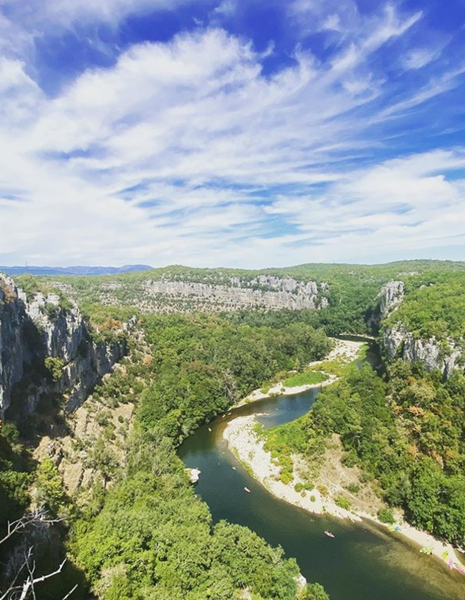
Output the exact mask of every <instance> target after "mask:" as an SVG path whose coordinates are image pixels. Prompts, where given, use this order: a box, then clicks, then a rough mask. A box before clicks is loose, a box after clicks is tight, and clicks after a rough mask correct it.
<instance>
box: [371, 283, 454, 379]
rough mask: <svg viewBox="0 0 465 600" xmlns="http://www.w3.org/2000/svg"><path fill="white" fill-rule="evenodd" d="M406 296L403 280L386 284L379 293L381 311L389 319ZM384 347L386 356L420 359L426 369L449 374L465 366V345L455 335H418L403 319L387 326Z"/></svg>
mask: <svg viewBox="0 0 465 600" xmlns="http://www.w3.org/2000/svg"><path fill="white" fill-rule="evenodd" d="M403 298H404V284H403V282H402V281H391V282H389V283H388V284H386V285H385V286H384V287H383V288H382V290H381V293H380V296H379V301H380V302H379V313H380V316H381V319H386V318H387V317H389V315H391V314H392V313H393V312H394V311H395V310H396V309H397V308H398V307H399V305H400V303H401V302H402V300H403ZM381 342H382V347H383V349H384V352H385V355H386V358H387V359H388V360H393V359H395V358H401V359H403V360H405V361H408V362H419V363H421V364H422V365H423V367H424V368H425V369H426V371H433V370H435V369H439V370H440V371H441V372H442V374H443V375H444V376H445V377H448V376H449V375H450V374H451V373H452V371H453V370H454V369H462V370H463V368H464V362H463V358H464V356H463V349H462V348H459V347H457V346H456V344H455V343H454V341H453V340H452V339H443V340H438V339H436V338H435V337H431V338H428V339H422V338H421V337H418V336H415V335H414V334H413V333H412V332H411V331H408V330H407V328H406V327H405V326H404V325H403V324H402V323H395V324H393V325H387V324H386V323H385V324H384V326H383V331H382V338H381Z"/></svg>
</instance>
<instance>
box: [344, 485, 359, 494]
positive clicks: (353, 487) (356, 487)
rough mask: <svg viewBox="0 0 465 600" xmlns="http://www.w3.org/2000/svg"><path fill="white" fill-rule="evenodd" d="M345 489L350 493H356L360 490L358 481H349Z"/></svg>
mask: <svg viewBox="0 0 465 600" xmlns="http://www.w3.org/2000/svg"><path fill="white" fill-rule="evenodd" d="M346 490H347V491H348V492H350V493H351V494H358V493H359V491H360V486H359V485H358V483H354V482H351V483H349V485H347V486H346Z"/></svg>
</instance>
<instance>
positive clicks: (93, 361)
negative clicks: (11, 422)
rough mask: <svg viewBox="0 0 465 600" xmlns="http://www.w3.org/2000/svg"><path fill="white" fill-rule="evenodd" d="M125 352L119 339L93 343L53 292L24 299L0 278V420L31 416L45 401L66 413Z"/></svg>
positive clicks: (79, 316)
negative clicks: (58, 399)
mask: <svg viewBox="0 0 465 600" xmlns="http://www.w3.org/2000/svg"><path fill="white" fill-rule="evenodd" d="M125 353H126V339H125V336H124V335H120V336H118V335H116V336H115V337H114V339H112V340H111V341H103V340H101V341H94V340H93V339H92V335H91V332H90V329H89V326H88V324H87V322H86V321H85V320H84V318H83V316H82V314H81V312H80V311H79V309H78V307H77V306H76V305H75V304H74V303H72V302H70V303H67V305H66V307H64V306H62V303H61V299H60V297H59V296H58V295H57V294H54V293H42V292H36V293H34V294H32V295H27V294H26V293H25V292H24V291H22V290H21V289H20V288H18V287H17V286H16V285H15V283H14V281H13V280H12V279H11V278H9V277H5V276H2V275H0V418H3V417H4V416H5V413H6V411H7V410H8V409H9V410H10V411H12V412H13V413H23V412H24V413H32V412H34V410H35V409H36V407H37V405H38V404H39V402H40V401H41V399H43V398H44V397H45V396H50V395H53V394H60V395H64V396H65V399H66V403H67V408H68V410H74V409H75V408H76V407H78V406H79V405H80V404H81V403H82V402H83V401H84V400H85V398H86V397H87V395H88V394H89V392H90V391H91V389H92V388H93V386H94V385H95V384H96V383H97V381H99V379H100V378H101V377H102V376H103V375H105V374H106V373H108V372H110V371H111V369H112V367H113V365H114V364H115V363H116V362H117V361H118V360H120V359H121V358H122V357H123V356H124V354H125Z"/></svg>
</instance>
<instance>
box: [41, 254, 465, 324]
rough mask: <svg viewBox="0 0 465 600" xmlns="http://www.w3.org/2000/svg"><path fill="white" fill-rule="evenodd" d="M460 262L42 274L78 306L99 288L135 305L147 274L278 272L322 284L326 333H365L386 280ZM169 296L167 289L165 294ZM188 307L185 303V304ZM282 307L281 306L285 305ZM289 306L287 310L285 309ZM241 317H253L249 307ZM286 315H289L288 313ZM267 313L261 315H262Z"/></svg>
mask: <svg viewBox="0 0 465 600" xmlns="http://www.w3.org/2000/svg"><path fill="white" fill-rule="evenodd" d="M464 266H465V265H464V263H458V262H451V261H426V260H419V261H403V262H396V263H390V264H385V265H331V264H305V265H300V266H296V267H288V268H282V269H264V270H261V271H249V270H243V269H193V268H189V267H181V266H171V267H165V268H162V269H152V270H150V271H141V272H136V273H125V274H120V275H111V276H101V277H62V278H44V281H49V282H50V284H51V285H53V286H55V287H56V285H59V286H60V287H61V288H62V289H63V290H64V291H65V293H66V295H70V296H73V297H74V298H75V299H76V300H78V302H79V303H80V304H81V306H84V307H92V306H95V305H98V304H99V303H101V301H102V294H103V296H105V294H109V295H110V296H111V298H112V300H113V301H114V302H116V303H117V304H118V305H120V306H132V307H134V306H135V305H136V304H137V303H138V300H139V298H140V297H141V296H142V295H143V294H144V285H145V284H146V283H147V282H148V281H151V280H160V279H165V280H168V281H184V282H194V283H204V284H211V285H222V286H232V285H233V281H234V278H240V280H241V285H243V286H245V287H247V286H250V287H251V288H252V289H263V290H266V289H268V288H267V286H266V285H261V284H257V283H254V280H255V278H256V277H257V276H258V275H270V276H273V277H278V278H286V277H292V278H295V279H296V280H298V281H303V282H308V281H315V282H317V283H319V284H327V287H326V288H325V290H326V291H324V292H322V293H323V295H324V296H325V297H326V298H327V300H328V302H329V306H328V308H325V309H323V310H320V311H309V312H313V313H314V315H313V317H308V319H309V324H312V325H315V326H323V327H324V328H325V330H326V332H327V333H329V334H331V335H334V334H340V333H366V332H367V321H368V320H369V317H370V315H371V314H372V313H373V311H374V310H375V307H376V296H377V294H378V293H379V291H380V289H381V287H382V286H383V285H384V284H385V283H387V282H388V281H390V280H394V279H397V280H398V279H401V280H403V281H405V282H406V288H407V291H408V292H410V291H414V290H416V289H418V288H419V287H421V286H423V285H429V284H431V283H437V282H441V281H449V280H453V279H454V278H456V277H460V275H461V273H463V270H464ZM168 296H170V295H168ZM157 300H158V301H159V302H160V303H161V305H163V302H165V301H166V302H169V303H170V304H171V305H172V306H174V307H176V302H178V303H179V306H178V309H179V310H180V311H183V310H187V309H189V310H191V309H192V306H191V304H190V303H189V301H186V300H183V301H181V300H178V301H176V299H173V298H172V297H171V296H170V297H166V298H165V299H163V298H162V297H160V298H158V299H157ZM189 307H190V308H189ZM284 312H285V311H284ZM289 312H291V311H289ZM249 314H250V315H251V316H250V317H246V318H251V319H254V318H255V317H254V316H253V313H249ZM288 318H292V317H290V316H288ZM264 319H266V317H264Z"/></svg>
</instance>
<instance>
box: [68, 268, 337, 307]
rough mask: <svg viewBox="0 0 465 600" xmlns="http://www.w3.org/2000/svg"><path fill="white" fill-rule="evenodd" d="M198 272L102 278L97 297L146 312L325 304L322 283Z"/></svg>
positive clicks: (219, 272) (70, 286) (324, 290)
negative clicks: (125, 278) (199, 274)
mask: <svg viewBox="0 0 465 600" xmlns="http://www.w3.org/2000/svg"><path fill="white" fill-rule="evenodd" d="M198 278H199V280H196V279H195V276H192V275H185V276H184V275H180V274H174V273H173V274H170V273H166V274H163V275H162V276H161V277H159V278H147V279H144V280H142V281H139V280H130V281H129V280H128V281H121V280H119V281H118V280H114V281H102V282H101V283H100V284H99V289H98V291H97V294H96V296H97V299H96V300H97V302H98V303H100V304H107V305H115V306H116V305H120V304H128V303H129V304H131V305H132V306H134V307H136V308H138V309H139V310H141V311H142V312H147V313H169V312H197V311H208V312H210V311H234V310H241V309H264V310H280V309H283V308H288V309H291V310H299V309H306V308H307V309H318V308H325V307H326V306H328V300H327V298H326V292H327V291H328V286H327V284H326V283H317V282H315V281H299V280H296V279H293V278H291V277H275V276H272V275H257V276H255V277H253V278H250V277H245V276H244V277H239V276H231V275H229V274H223V273H222V272H221V271H218V272H214V273H211V274H210V275H209V276H207V275H203V276H202V277H200V276H198ZM56 285H57V286H58V287H60V289H62V290H63V291H64V292H65V293H66V294H68V295H69V294H71V295H72V294H73V288H72V285H70V284H68V283H66V282H63V281H57V282H56Z"/></svg>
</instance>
